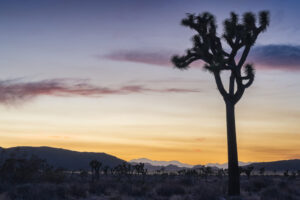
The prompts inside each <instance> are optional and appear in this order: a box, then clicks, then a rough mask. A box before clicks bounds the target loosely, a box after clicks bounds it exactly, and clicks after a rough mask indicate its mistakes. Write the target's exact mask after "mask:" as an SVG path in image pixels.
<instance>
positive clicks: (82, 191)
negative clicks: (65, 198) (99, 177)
mask: <svg viewBox="0 0 300 200" xmlns="http://www.w3.org/2000/svg"><path fill="white" fill-rule="evenodd" d="M70 193H71V195H72V196H74V197H77V198H85V197H86V196H87V188H86V187H85V185H82V184H73V185H71V188H70Z"/></svg>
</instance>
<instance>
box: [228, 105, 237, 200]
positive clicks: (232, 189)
mask: <svg viewBox="0 0 300 200" xmlns="http://www.w3.org/2000/svg"><path fill="white" fill-rule="evenodd" d="M226 119H227V146H228V147H227V148H228V177H229V184H228V194H229V195H230V196H233V195H239V194H240V174H239V166H238V153H237V144H236V133H235V116H234V104H233V103H231V102H226Z"/></svg>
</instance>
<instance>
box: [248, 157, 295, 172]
mask: <svg viewBox="0 0 300 200" xmlns="http://www.w3.org/2000/svg"><path fill="white" fill-rule="evenodd" d="M249 166H253V167H254V168H255V169H260V168H262V167H264V168H265V169H266V170H277V171H284V170H300V160H299V159H295V160H280V161H273V162H257V163H252V164H250V165H249Z"/></svg>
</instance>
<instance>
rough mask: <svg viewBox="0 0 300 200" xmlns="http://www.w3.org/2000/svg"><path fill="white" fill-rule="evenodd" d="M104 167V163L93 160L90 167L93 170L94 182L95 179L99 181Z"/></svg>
mask: <svg viewBox="0 0 300 200" xmlns="http://www.w3.org/2000/svg"><path fill="white" fill-rule="evenodd" d="M101 166H102V163H101V162H99V161H98V160H92V161H91V162H90V167H91V169H92V180H93V181H94V178H96V180H99V176H100V173H99V171H100V167H101Z"/></svg>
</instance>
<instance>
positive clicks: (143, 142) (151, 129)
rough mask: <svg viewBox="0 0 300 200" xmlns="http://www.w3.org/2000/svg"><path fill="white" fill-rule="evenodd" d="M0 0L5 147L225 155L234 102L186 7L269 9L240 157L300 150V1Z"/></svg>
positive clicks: (0, 107)
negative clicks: (196, 55) (200, 57)
mask: <svg viewBox="0 0 300 200" xmlns="http://www.w3.org/2000/svg"><path fill="white" fill-rule="evenodd" d="M223 2H225V1H216V0H209V1H204V0H201V1H200V0H189V1H184V0H98V1H96V0H84V1H83V0H72V1H69V0H26V1H24V0H19V1H16V0H9V1H8V0H1V1H0V112H1V114H0V146H2V147H13V146H52V147H60V148H66V149H72V150H78V151H93V152H105V153H108V154H112V155H115V156H117V157H119V158H122V159H125V160H131V159H134V158H141V157H146V158H149V159H154V160H178V161H181V162H185V163H189V164H205V163H214V162H219V163H223V162H226V161H227V144H226V123H225V122H226V121H225V105H224V102H223V99H222V97H221V95H220V94H219V92H218V91H217V89H216V85H215V82H214V79H213V76H212V75H211V74H210V73H208V72H205V71H204V70H203V69H202V68H201V67H200V66H199V65H197V66H194V67H191V68H190V69H189V70H185V71H181V70H178V69H175V68H173V67H172V65H171V63H170V58H171V56H172V55H173V54H182V53H184V50H185V49H187V48H189V47H191V46H192V43H191V40H190V38H191V37H192V36H193V35H194V34H195V33H194V32H193V31H192V30H189V29H188V28H186V27H183V26H181V25H180V21H181V19H182V18H184V17H185V15H186V13H201V12H204V11H209V12H211V13H212V14H214V15H215V16H216V19H217V22H218V25H219V26H218V32H219V35H221V33H222V30H223V27H222V22H223V20H224V19H225V18H227V17H228V16H229V13H230V12H231V11H235V12H236V13H238V14H243V13H244V12H247V11H252V12H255V13H258V12H259V11H261V10H269V11H270V13H271V23H270V27H269V28H268V30H267V32H265V33H263V34H262V35H260V36H259V38H258V40H257V42H256V45H255V47H254V48H253V49H252V51H251V53H250V55H249V61H251V62H252V63H254V65H255V67H256V79H255V82H254V84H253V85H252V86H251V87H250V88H249V89H247V90H246V92H245V94H244V96H243V98H242V99H241V101H240V102H239V103H238V104H237V106H236V123H237V140H238V148H239V160H240V161H245V162H249V161H271V160H283V159H296V158H298V159H300V103H299V102H300V22H299V19H300V12H299V8H300V2H299V1H297V0H294V1H292V0H285V1H281V0H272V1H271V0H270V1H261V0H260V1H256V0H252V1H238V0H227V1H226V4H224V3H223Z"/></svg>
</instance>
